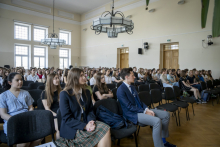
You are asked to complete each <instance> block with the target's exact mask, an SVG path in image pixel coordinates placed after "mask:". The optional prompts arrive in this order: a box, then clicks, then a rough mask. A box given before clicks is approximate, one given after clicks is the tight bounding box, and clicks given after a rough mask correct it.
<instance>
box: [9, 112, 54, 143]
mask: <svg viewBox="0 0 220 147" xmlns="http://www.w3.org/2000/svg"><path fill="white" fill-rule="evenodd" d="M54 133H55V127H54V118H53V114H52V113H51V112H50V111H46V110H38V111H28V112H24V113H20V114H17V115H14V116H12V117H10V118H9V120H8V123H7V138H8V146H11V145H14V144H20V143H27V142H32V141H35V140H38V139H41V138H44V137H46V136H48V135H52V140H53V142H54Z"/></svg>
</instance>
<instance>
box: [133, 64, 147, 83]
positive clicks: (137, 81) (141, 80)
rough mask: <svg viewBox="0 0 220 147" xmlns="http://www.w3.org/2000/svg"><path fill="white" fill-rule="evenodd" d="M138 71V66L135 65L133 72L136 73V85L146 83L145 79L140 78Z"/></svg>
mask: <svg viewBox="0 0 220 147" xmlns="http://www.w3.org/2000/svg"><path fill="white" fill-rule="evenodd" d="M136 71H137V68H136V67H133V73H134V76H135V82H134V83H135V84H136V85H141V84H145V83H144V81H143V79H139V78H138V74H137V72H136Z"/></svg>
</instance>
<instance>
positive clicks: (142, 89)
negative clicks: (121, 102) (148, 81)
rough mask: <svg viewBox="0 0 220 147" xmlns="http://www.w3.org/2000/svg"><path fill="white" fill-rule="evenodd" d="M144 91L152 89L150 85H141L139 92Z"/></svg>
mask: <svg viewBox="0 0 220 147" xmlns="http://www.w3.org/2000/svg"><path fill="white" fill-rule="evenodd" d="M142 91H148V92H149V91H150V89H149V85H139V86H138V92H142Z"/></svg>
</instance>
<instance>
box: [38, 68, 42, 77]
mask: <svg viewBox="0 0 220 147" xmlns="http://www.w3.org/2000/svg"><path fill="white" fill-rule="evenodd" d="M37 75H38V77H39V79H42V76H43V74H42V70H41V69H40V68H39V69H38V70H37Z"/></svg>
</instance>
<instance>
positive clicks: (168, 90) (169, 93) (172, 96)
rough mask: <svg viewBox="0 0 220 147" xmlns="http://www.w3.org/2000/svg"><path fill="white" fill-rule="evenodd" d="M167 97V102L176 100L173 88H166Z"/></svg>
mask: <svg viewBox="0 0 220 147" xmlns="http://www.w3.org/2000/svg"><path fill="white" fill-rule="evenodd" d="M165 97H166V100H175V99H176V97H175V94H174V91H173V88H171V87H165Z"/></svg>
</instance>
